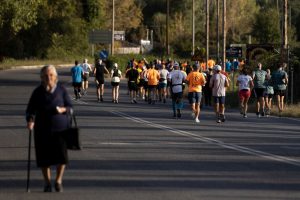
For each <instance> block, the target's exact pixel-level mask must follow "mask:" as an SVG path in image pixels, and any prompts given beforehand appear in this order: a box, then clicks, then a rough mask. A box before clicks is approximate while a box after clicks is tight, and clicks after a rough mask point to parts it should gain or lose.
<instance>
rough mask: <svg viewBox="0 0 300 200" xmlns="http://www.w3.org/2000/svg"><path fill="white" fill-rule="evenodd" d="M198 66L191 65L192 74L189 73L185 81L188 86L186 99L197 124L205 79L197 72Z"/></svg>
mask: <svg viewBox="0 0 300 200" xmlns="http://www.w3.org/2000/svg"><path fill="white" fill-rule="evenodd" d="M199 69H200V66H199V65H198V64H194V65H193V72H191V73H189V75H188V76H187V78H186V80H187V82H188V85H189V94H188V99H189V102H190V104H191V108H192V117H193V118H194V120H195V122H196V123H199V122H200V120H199V115H200V103H201V98H202V86H203V85H205V83H206V81H205V77H204V75H203V74H202V73H201V72H199Z"/></svg>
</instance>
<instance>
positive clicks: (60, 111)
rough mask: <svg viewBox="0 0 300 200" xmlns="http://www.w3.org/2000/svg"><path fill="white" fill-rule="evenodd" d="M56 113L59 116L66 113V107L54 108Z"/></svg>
mask: <svg viewBox="0 0 300 200" xmlns="http://www.w3.org/2000/svg"><path fill="white" fill-rule="evenodd" d="M56 111H57V112H58V113H59V114H62V113H65V112H66V111H67V108H66V107H59V106H56Z"/></svg>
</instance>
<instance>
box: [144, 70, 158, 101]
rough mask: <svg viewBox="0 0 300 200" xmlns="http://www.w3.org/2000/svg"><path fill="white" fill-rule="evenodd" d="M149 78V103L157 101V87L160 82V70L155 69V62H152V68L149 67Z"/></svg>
mask: <svg viewBox="0 0 300 200" xmlns="http://www.w3.org/2000/svg"><path fill="white" fill-rule="evenodd" d="M147 79H148V98H149V99H148V103H149V104H151V103H152V104H155V101H156V89H157V85H158V83H159V79H160V75H159V72H158V71H157V70H156V69H154V64H150V69H148V73H147Z"/></svg>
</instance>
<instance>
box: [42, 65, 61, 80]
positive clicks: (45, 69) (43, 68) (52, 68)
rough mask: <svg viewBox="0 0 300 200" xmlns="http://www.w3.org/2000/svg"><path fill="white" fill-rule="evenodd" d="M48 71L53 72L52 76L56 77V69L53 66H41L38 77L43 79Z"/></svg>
mask: <svg viewBox="0 0 300 200" xmlns="http://www.w3.org/2000/svg"><path fill="white" fill-rule="evenodd" d="M48 70H52V71H53V72H54V74H55V75H56V76H57V71H56V68H55V67H54V65H45V66H43V67H42V69H41V72H40V76H41V77H43V76H44V75H45V74H46V72H47V71H48Z"/></svg>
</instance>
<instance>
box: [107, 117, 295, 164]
mask: <svg viewBox="0 0 300 200" xmlns="http://www.w3.org/2000/svg"><path fill="white" fill-rule="evenodd" d="M111 113H113V114H115V115H118V116H120V117H123V118H125V119H128V120H131V121H134V122H137V123H141V124H145V125H148V126H152V127H155V128H158V129H162V130H166V131H169V132H172V133H175V134H178V135H182V136H185V137H189V138H192V139H195V140H197V141H201V142H204V143H207V144H213V145H217V146H220V147H223V148H226V149H231V150H235V151H238V152H242V153H246V154H250V155H254V156H258V157H262V158H265V159H268V160H273V161H278V162H282V163H287V164H291V165H294V166H298V167H299V166H300V161H299V160H296V159H292V158H288V157H284V156H278V155H275V154H271V153H267V152H263V151H259V150H255V149H251V148H247V147H243V146H239V145H235V144H230V143H224V142H222V141H220V140H216V139H212V138H208V137H203V136H201V135H197V134H193V133H190V132H187V131H182V130H179V129H174V128H171V127H168V126H164V125H161V124H156V123H153V122H150V121H147V120H143V119H141V118H137V117H132V116H130V115H127V114H125V113H122V112H119V111H112V112H111Z"/></svg>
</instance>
